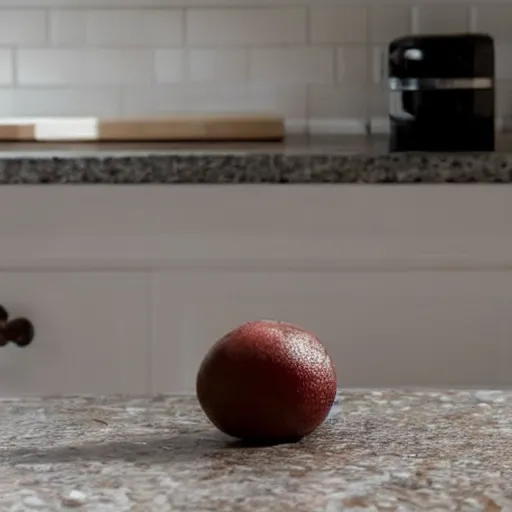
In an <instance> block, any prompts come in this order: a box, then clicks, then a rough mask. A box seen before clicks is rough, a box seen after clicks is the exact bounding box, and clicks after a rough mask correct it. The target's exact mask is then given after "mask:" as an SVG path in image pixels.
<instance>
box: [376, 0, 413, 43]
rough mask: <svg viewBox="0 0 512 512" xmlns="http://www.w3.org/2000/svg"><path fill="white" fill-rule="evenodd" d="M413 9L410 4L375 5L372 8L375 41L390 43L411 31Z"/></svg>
mask: <svg viewBox="0 0 512 512" xmlns="http://www.w3.org/2000/svg"><path fill="white" fill-rule="evenodd" d="M411 22H412V11H411V8H410V6H408V5H375V6H374V7H373V8H372V9H371V10H370V34H369V38H370V40H371V41H372V42H373V43H389V42H390V41H391V40H392V39H395V38H396V37H400V36H404V35H407V34H410V33H411V30H412V26H411Z"/></svg>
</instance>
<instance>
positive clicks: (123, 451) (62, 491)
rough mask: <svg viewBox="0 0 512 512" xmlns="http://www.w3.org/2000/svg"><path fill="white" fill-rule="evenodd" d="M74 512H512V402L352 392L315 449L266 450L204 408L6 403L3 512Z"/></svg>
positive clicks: (1, 412)
mask: <svg viewBox="0 0 512 512" xmlns="http://www.w3.org/2000/svg"><path fill="white" fill-rule="evenodd" d="M66 507H68V508H66ZM70 508H72V509H75V510H83V511H85V512H113V511H115V512H124V511H130V512H151V511H155V512H168V511H176V512H182V511H191V512H206V511H215V512H220V511H222V512H258V511H262V512H286V511H292V512H337V511H345V512H364V511H368V512H375V511H394V512H415V511H423V510H425V511H430V512H445V511H446V512H448V511H461V512H498V511H502V512H508V511H511V510H512V392H510V391H509V392H507V391H486V390H481V391H478V390H475V391H448V390H445V391H442V390H423V391H407V390H378V389H375V390H366V391H341V392H340V394H339V397H338V400H337V401H336V403H335V406H334V408H333V410H332V411H331V415H330V417H329V418H328V419H327V421H326V422H325V423H324V425H323V426H321V427H320V428H319V429H318V430H317V431H316V432H315V433H313V434H312V435H311V436H309V437H307V438H305V439H303V440H302V441H301V442H299V443H294V444H283V445H277V446H266V447H264V446H260V447H250V446H243V445H240V444H239V443H238V442H236V441H234V440H232V439H231V438H228V437H226V436H224V435H222V434H220V433H219V432H218V431H217V430H216V429H215V428H214V427H213V426H212V425H211V424H210V423H209V422H208V421H207V419H206V417H205V416H204V414H203V413H202V411H201V409H200V408H199V405H198V403H197V401H196V399H195V398H194V397H172V396H155V397H146V398H144V397H139V398H137V397H81V398H80V397H67V398H66V397H64V398H43V399H37V398H20V399H13V400H8V399H4V400H1V401H0V510H2V511H12V512H29V511H32V510H38V511H60V510H68V509H70Z"/></svg>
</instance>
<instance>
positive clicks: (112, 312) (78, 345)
mask: <svg viewBox="0 0 512 512" xmlns="http://www.w3.org/2000/svg"><path fill="white" fill-rule="evenodd" d="M147 291H148V286H147V280H146V277H145V275H144V274H143V273H128V272H19V273H18V272H0V304H1V305H2V306H4V308H5V309H6V310H7V311H8V312H9V314H10V316H11V317H12V318H14V317H27V318H28V319H29V320H30V321H31V322H32V323H33V325H34V328H35V337H34V340H33V342H32V343H31V344H30V345H29V346H27V347H25V348H19V347H18V346H15V345H14V344H12V343H9V344H8V345H6V346H3V347H1V348H0V395H2V396H16V395H21V394H93V393H100V394H106V393H144V392H147V391H148V390H149V388H148V382H149V342H148V339H147V334H148V318H149V314H148V310H147V307H148V301H147Z"/></svg>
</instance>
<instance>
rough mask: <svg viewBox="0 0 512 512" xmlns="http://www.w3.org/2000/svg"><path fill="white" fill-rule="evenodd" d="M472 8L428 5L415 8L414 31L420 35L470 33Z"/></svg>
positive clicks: (467, 6) (454, 5)
mask: <svg viewBox="0 0 512 512" xmlns="http://www.w3.org/2000/svg"><path fill="white" fill-rule="evenodd" d="M470 28H471V27H470V6H469V5H464V4H460V3H458V4H455V3H454V4H439V3H427V4H421V5H420V6H417V7H415V8H414V11H413V30H414V32H416V33H419V34H444V33H449V32H469V31H470Z"/></svg>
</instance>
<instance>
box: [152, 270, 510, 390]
mask: <svg viewBox="0 0 512 512" xmlns="http://www.w3.org/2000/svg"><path fill="white" fill-rule="evenodd" d="M511 303H512V272H492V271H489V272H483V271H482V272H463V271H446V272H419V271H414V272H412V271H411V272H408V271H390V272H349V271H347V272H331V271H329V272H285V271H277V272H272V271H219V270H210V271H208V270H205V271H190V272H188V273H173V272H167V273H157V274H155V276H154V279H153V308H154V311H153V323H152V330H153V363H152V365H153V389H154V390H155V391H159V392H160V391H193V389H194V382H195V374H196V371H197V367H198V365H199V363H200V361H201V359H202V357H203V355H204V354H205V352H206V351H207V350H208V348H209V346H210V345H211V344H212V343H213V342H214V341H215V340H216V339H218V338H220V337H221V336H222V335H223V334H224V333H225V332H227V331H228V330H230V329H231V328H233V327H235V326H236V325H237V324H240V323H242V322H245V321H248V320H255V319H260V318H268V319H280V320H286V321H289V322H294V323H297V324H300V325H302V326H303V327H306V328H309V329H310V330H312V331H313V332H316V333H317V334H318V335H319V337H320V338H321V339H322V340H323V342H324V343H325V345H326V346H327V348H328V350H329V352H330V353H331V355H332V357H333V359H334V361H335V363H336V366H337V368H338V372H339V383H340V386H342V387H343V386H357V387H368V386H390V387H392V386H475V387H487V386H489V387H494V386H512V372H511V371H510V369H509V367H510V362H511V361H512V321H511V320H510V304H511ZM171 316H172V318H173V319H174V320H173V321H170V319H169V318H170V317H171Z"/></svg>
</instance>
